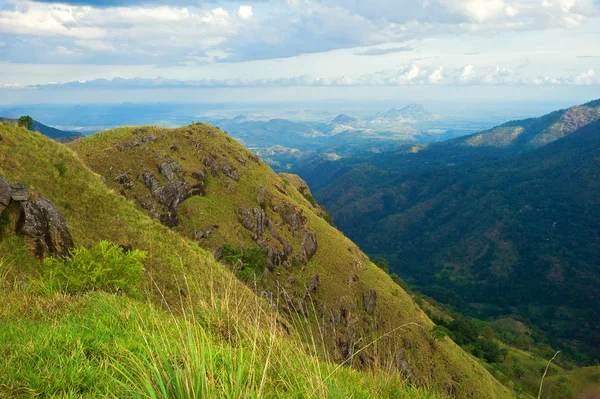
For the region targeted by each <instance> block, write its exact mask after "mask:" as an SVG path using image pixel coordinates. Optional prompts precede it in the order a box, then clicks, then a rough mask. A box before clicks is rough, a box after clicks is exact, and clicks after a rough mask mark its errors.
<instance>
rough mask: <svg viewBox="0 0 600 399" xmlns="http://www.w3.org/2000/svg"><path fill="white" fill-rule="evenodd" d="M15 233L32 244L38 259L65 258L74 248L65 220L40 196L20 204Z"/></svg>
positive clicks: (53, 206)
mask: <svg viewBox="0 0 600 399" xmlns="http://www.w3.org/2000/svg"><path fill="white" fill-rule="evenodd" d="M28 198H29V197H28ZM16 233H17V234H19V235H22V236H23V237H25V239H26V240H29V241H31V242H33V245H34V253H35V255H36V256H37V257H39V258H45V257H48V256H55V257H62V256H67V255H68V254H69V251H70V250H71V249H73V248H74V245H73V239H72V237H71V233H70V232H69V228H68V226H67V222H66V221H65V218H64V217H63V216H62V215H61V213H60V211H59V210H58V208H57V207H56V206H55V205H54V204H53V203H52V202H51V201H50V200H48V199H46V198H44V197H41V196H37V195H31V196H30V198H29V199H28V200H27V201H22V202H21V210H20V212H19V218H18V220H17V226H16Z"/></svg>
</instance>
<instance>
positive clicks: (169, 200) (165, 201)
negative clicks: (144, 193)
mask: <svg viewBox="0 0 600 399" xmlns="http://www.w3.org/2000/svg"><path fill="white" fill-rule="evenodd" d="M153 194H154V198H156V201H158V203H159V204H161V205H163V206H164V207H165V208H167V213H166V214H164V215H161V216H160V222H161V223H162V224H164V225H165V226H167V227H175V226H177V225H178V224H179V217H178V215H177V208H178V207H179V204H181V203H182V202H183V201H185V200H186V199H188V198H190V197H191V195H192V194H191V187H190V185H189V184H188V183H186V182H184V181H175V182H172V183H169V184H167V185H166V186H163V187H159V188H157V189H156V190H154V193H153Z"/></svg>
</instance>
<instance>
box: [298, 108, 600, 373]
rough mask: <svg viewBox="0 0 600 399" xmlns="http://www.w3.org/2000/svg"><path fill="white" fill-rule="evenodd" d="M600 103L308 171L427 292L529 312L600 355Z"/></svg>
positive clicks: (370, 247)
mask: <svg viewBox="0 0 600 399" xmlns="http://www.w3.org/2000/svg"><path fill="white" fill-rule="evenodd" d="M598 105H600V102H598V101H596V102H592V103H588V104H585V105H583V106H579V107H574V108H570V109H568V110H563V111H558V112H555V113H552V114H550V115H547V116H544V117H542V118H536V119H530V120H526V121H520V122H510V123H508V124H505V125H503V126H501V127H499V128H495V129H491V130H489V131H486V132H483V133H481V134H476V135H473V136H469V137H466V138H459V139H456V140H451V141H449V142H445V143H439V144H431V145H428V146H420V147H417V148H408V149H405V150H403V151H400V152H396V153H393V154H391V153H390V154H380V155H378V156H377V157H372V158H369V159H368V162H365V161H364V160H363V162H362V163H355V164H351V163H348V164H346V165H344V164H343V162H337V165H339V166H336V167H335V168H331V169H329V170H327V169H325V168H320V169H319V172H318V173H317V174H312V173H308V174H306V173H304V174H303V173H301V175H302V176H303V177H304V178H305V179H306V180H307V181H308V183H309V184H310V185H311V187H313V184H311V181H316V182H318V186H319V187H320V189H319V191H318V192H317V195H316V196H317V198H318V199H319V200H321V201H322V203H323V204H324V205H325V206H326V208H327V209H328V210H329V211H330V212H331V213H332V215H333V218H334V220H335V222H336V225H337V226H339V228H340V229H341V230H342V231H343V232H344V233H345V234H347V235H348V236H349V237H350V238H351V239H353V240H355V241H356V242H357V243H358V244H359V245H360V246H361V248H363V249H364V250H365V251H366V252H367V253H368V254H370V255H372V256H385V257H387V258H388V259H389V261H390V270H392V271H394V272H396V273H398V274H400V275H401V276H402V277H403V278H405V279H406V280H407V281H408V282H409V283H410V284H412V285H413V286H414V287H417V288H418V289H419V290H420V291H422V292H424V293H426V294H428V295H430V296H433V297H434V298H436V299H438V300H439V301H441V302H444V303H450V304H452V305H453V306H455V307H457V308H458V309H460V310H461V311H463V312H466V313H469V314H471V315H476V316H478V317H482V318H488V317H501V316H503V315H519V317H521V318H524V319H525V320H528V321H529V322H531V323H533V325H535V326H536V327H537V328H539V329H540V330H541V331H544V332H545V333H546V334H547V335H548V336H549V337H550V338H551V339H553V342H554V344H555V345H557V346H562V347H565V348H570V350H571V351H579V352H580V353H583V354H584V357H586V358H587V361H588V362H589V361H591V360H592V359H594V358H598V356H600V353H599V352H598V350H597V345H596V343H597V342H598V341H599V340H600V325H599V324H598V320H600V308H599V307H598V306H596V304H597V303H600V302H599V299H600V298H599V296H600V293H599V292H598V290H597V287H598V284H599V283H600V273H599V271H598V269H597V265H598V264H600V253H599V252H598V246H597V244H598V242H599V240H600V230H598V226H599V225H600V219H598V215H600V212H599V211H600V203H599V202H598V198H599V197H600V183H599V182H600V175H598V170H600V169H599V166H600V165H599V164H598V159H600V121H599V120H598V119H599V118H598ZM515 132H520V133H519V134H518V135H516V134H515ZM502 134H504V135H505V136H503V135H502ZM515 136H518V137H515ZM481 143H485V145H483V144H482V145H480V144H481ZM546 143H547V144H546ZM321 162H322V164H324V162H323V161H321ZM330 164H336V163H331V162H330ZM313 167H314V166H313ZM315 169H316V167H315ZM311 170H313V169H311ZM317 175H318V176H317ZM328 180H329V181H328ZM572 353H574V352H572ZM573 356H577V355H575V354H573ZM582 361H584V362H585V360H583V359H582Z"/></svg>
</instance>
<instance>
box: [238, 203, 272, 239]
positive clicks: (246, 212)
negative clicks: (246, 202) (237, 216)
mask: <svg viewBox="0 0 600 399" xmlns="http://www.w3.org/2000/svg"><path fill="white" fill-rule="evenodd" d="M241 219H242V226H244V227H245V228H246V229H247V230H249V231H250V235H251V236H252V239H253V240H254V241H258V240H259V239H260V238H261V237H262V235H263V232H264V227H265V224H266V219H267V216H266V215H265V212H264V211H263V210H262V209H260V208H254V209H252V210H250V209H242V210H241Z"/></svg>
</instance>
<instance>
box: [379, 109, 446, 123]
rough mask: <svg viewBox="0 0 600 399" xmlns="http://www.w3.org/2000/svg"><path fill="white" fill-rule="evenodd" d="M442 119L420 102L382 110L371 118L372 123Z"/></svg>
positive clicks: (417, 121) (418, 121)
mask: <svg viewBox="0 0 600 399" xmlns="http://www.w3.org/2000/svg"><path fill="white" fill-rule="evenodd" d="M438 119H441V117H440V116H439V115H437V114H432V113H430V112H428V111H427V110H426V109H425V107H423V106H422V105H419V104H410V105H407V106H406V107H404V108H401V109H396V108H392V109H389V110H387V111H385V112H380V113H378V114H377V115H375V116H374V117H372V118H370V120H369V123H371V124H401V123H408V124H414V123H420V122H427V121H433V120H438Z"/></svg>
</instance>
